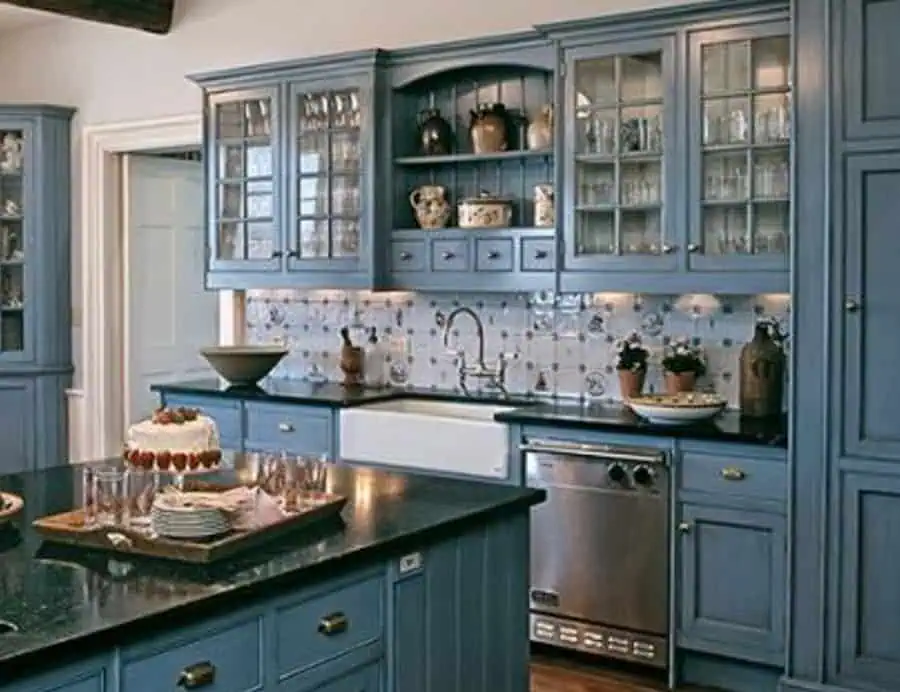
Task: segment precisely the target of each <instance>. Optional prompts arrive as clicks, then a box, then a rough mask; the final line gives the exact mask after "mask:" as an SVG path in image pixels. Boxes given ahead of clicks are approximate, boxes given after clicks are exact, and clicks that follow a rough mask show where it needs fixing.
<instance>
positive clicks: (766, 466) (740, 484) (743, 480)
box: [681, 452, 787, 501]
mask: <svg viewBox="0 0 900 692" xmlns="http://www.w3.org/2000/svg"><path fill="white" fill-rule="evenodd" d="M681 489H682V490H692V491H697V492H704V493H717V494H726V495H732V496H736V497H738V496H739V497H750V498H756V499H760V500H778V501H784V500H785V499H786V493H787V467H786V465H785V463H784V462H783V461H780V460H776V459H752V458H749V457H738V456H733V457H732V456H726V455H722V454H703V453H699V452H685V453H684V454H683V455H682V457H681Z"/></svg>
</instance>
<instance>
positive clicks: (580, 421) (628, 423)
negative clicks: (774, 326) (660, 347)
mask: <svg viewBox="0 0 900 692" xmlns="http://www.w3.org/2000/svg"><path fill="white" fill-rule="evenodd" d="M494 417H495V418H496V419H497V420H498V421H503V422H506V423H518V424H528V425H553V426H561V427H568V428H580V429H584V430H607V431H610V432H621V433H638V434H642V435H655V436H660V437H675V438H688V439H695V440H711V441H718V442H744V443H748V444H758V445H769V446H773V447H787V439H788V438H787V420H786V419H785V418H783V417H777V418H770V419H754V418H745V417H742V416H741V415H740V413H738V412H737V411H724V412H722V413H721V414H719V415H718V416H716V417H715V418H713V419H712V420H710V421H706V422H703V423H696V424H693V425H654V424H652V423H648V422H647V421H645V420H643V419H642V418H640V417H639V416H637V415H635V414H634V413H633V412H632V411H631V409H629V408H628V407H626V406H621V405H615V404H589V405H578V404H563V403H544V404H538V405H536V406H529V407H526V408H519V409H515V410H513V411H504V412H502V413H498V414H497V415H496V416H494Z"/></svg>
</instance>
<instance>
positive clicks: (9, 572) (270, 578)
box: [0, 454, 544, 680]
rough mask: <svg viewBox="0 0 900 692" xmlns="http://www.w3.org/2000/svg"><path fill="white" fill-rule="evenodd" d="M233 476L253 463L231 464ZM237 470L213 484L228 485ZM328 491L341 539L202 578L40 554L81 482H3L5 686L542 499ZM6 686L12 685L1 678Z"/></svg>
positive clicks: (325, 530) (344, 480) (265, 550)
mask: <svg viewBox="0 0 900 692" xmlns="http://www.w3.org/2000/svg"><path fill="white" fill-rule="evenodd" d="M226 458H227V463H229V464H231V463H233V464H234V467H235V470H238V469H240V468H242V467H245V466H247V465H248V464H250V463H252V457H251V456H250V455H247V456H244V455H238V454H227V455H226ZM235 470H226V471H223V472H222V473H220V474H217V475H215V476H207V477H205V479H207V480H210V481H216V480H221V481H223V482H227V481H228V480H230V479H232V478H234V474H235ZM329 484H330V485H331V489H332V490H333V491H334V492H337V493H339V494H342V495H345V496H347V497H348V502H347V506H346V507H345V508H344V510H343V513H342V516H343V518H344V524H345V526H344V528H343V529H341V528H338V527H335V526H334V525H327V526H323V527H321V528H320V529H318V530H316V531H315V533H313V534H310V533H302V532H301V533H299V534H297V535H296V536H294V537H291V538H284V539H278V540H276V541H274V542H273V543H270V544H267V545H265V546H261V547H259V548H254V549H253V550H251V551H248V553H247V554H246V556H238V557H236V558H232V559H229V560H228V561H226V562H223V563H222V564H221V566H218V565H211V566H197V565H187V564H181V563H174V562H169V561H161V560H151V559H146V558H134V557H127V558H123V559H116V558H115V557H114V556H113V555H112V554H110V553H103V552H99V551H88V550H81V549H74V548H68V547H64V546H59V545H54V544H50V543H42V542H41V539H40V537H39V536H38V535H37V533H36V532H35V531H34V530H33V529H32V528H31V526H30V524H31V522H32V521H33V520H34V519H36V518H38V517H41V516H46V515H48V514H55V513H58V512H62V511H66V510H68V509H71V508H72V507H73V505H74V504H75V503H74V498H80V492H81V491H80V474H79V472H78V470H77V469H73V468H71V467H63V468H57V469H50V470H46V471H38V472H32V473H27V474H20V475H15V476H0V490H5V491H7V492H13V493H16V494H18V495H20V496H22V497H24V498H25V510H24V512H23V513H22V514H20V515H19V517H18V518H17V519H16V520H14V522H13V523H12V524H10V525H7V526H6V527H2V528H0V621H7V622H11V623H14V624H15V625H16V626H17V627H18V628H19V630H20V631H19V632H18V633H7V634H0V680H8V679H10V677H11V676H12V675H13V674H15V675H16V676H18V675H24V674H25V673H26V672H27V671H28V670H29V669H34V668H39V667H40V666H41V665H42V661H43V662H44V664H45V663H46V660H47V656H54V657H56V656H62V657H65V656H67V655H77V656H85V655H88V653H89V652H88V651H87V650H86V649H85V647H88V648H93V647H97V648H103V647H109V646H112V645H113V644H121V643H124V642H126V641H128V639H129V637H132V636H137V634H138V632H139V630H138V628H140V631H144V629H145V628H151V629H152V628H154V627H160V626H167V625H173V623H176V622H178V621H179V620H180V619H182V618H183V621H184V622H185V623H186V622H190V620H191V619H192V618H195V617H196V616H197V615H198V614H200V613H206V612H216V611H217V610H218V609H220V608H222V607H225V608H227V607H228V599H229V598H232V599H236V602H237V603H241V604H242V603H245V602H246V599H247V598H248V597H251V596H252V595H254V594H269V595H271V594H272V593H273V591H274V590H275V589H277V588H279V586H280V584H281V583H282V582H283V583H285V584H287V583H293V584H296V583H298V582H297V576H298V573H300V572H302V573H303V579H304V580H306V581H308V580H309V579H313V578H328V576H329V574H334V573H336V571H337V570H342V569H344V568H346V567H351V566H353V565H360V566H361V565H363V564H365V563H366V562H377V561H378V560H380V559H386V558H387V556H388V555H394V554H396V553H397V552H399V551H402V550H405V549H408V548H409V547H411V546H412V545H415V544H418V543H419V541H421V540H422V539H423V538H425V537H426V536H427V535H429V534H438V533H440V532H442V531H446V530H449V529H451V528H452V527H454V526H461V525H463V524H465V523H467V522H479V521H484V520H486V519H488V518H489V517H491V516H497V515H502V514H503V512H505V511H509V510H510V509H512V508H514V507H527V506H529V505H532V504H536V503H538V502H541V501H542V500H543V497H544V491H542V490H531V489H527V488H514V487H509V486H503V485H497V484H490V483H479V482H468V481H456V480H448V479H440V478H432V477H428V476H417V475H411V474H403V473H386V472H381V471H375V470H370V469H361V468H360V469H355V468H352V467H349V466H335V467H333V468H332V469H331V470H330V475H329ZM8 676H9V677H8Z"/></svg>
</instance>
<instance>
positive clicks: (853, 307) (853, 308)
mask: <svg viewBox="0 0 900 692" xmlns="http://www.w3.org/2000/svg"><path fill="white" fill-rule="evenodd" d="M860 308H862V305H860V303H859V301H858V300H856V299H855V298H847V299H846V300H845V301H844V310H846V311H847V312H850V313H853V312H859V310H860Z"/></svg>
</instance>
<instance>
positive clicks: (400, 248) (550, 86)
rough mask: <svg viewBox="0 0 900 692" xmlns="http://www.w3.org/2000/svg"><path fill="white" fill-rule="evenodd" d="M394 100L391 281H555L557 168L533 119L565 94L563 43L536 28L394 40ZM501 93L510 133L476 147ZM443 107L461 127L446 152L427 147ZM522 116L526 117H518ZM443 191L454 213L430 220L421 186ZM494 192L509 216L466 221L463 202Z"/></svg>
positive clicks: (390, 121) (436, 285) (493, 287)
mask: <svg viewBox="0 0 900 692" xmlns="http://www.w3.org/2000/svg"><path fill="white" fill-rule="evenodd" d="M388 66H389V67H388V74H389V76H390V89H389V91H388V94H387V97H388V99H387V102H386V103H385V120H384V122H385V123H386V126H387V127H388V128H389V130H390V132H389V141H390V148H389V149H388V150H387V151H386V152H384V153H385V155H386V160H384V161H380V162H379V173H380V174H383V175H384V179H385V180H387V181H390V182H389V183H388V184H387V185H385V186H384V187H383V189H382V190H381V191H382V192H383V193H387V198H386V206H385V208H384V215H383V219H384V225H385V227H387V228H389V229H390V246H389V247H388V248H387V253H386V255H385V256H384V257H383V259H384V261H385V263H386V266H387V267H388V270H389V282H390V287H391V288H395V289H402V290H425V291H454V292H458V291H460V290H466V291H481V292H485V291H498V292H506V293H512V292H519V291H537V290H546V289H549V290H552V289H554V288H555V286H556V272H555V268H556V255H557V248H556V229H555V225H554V224H553V223H552V220H550V221H546V220H541V219H539V218H538V215H537V214H536V213H535V197H536V194H537V188H538V186H544V187H545V186H547V185H549V186H551V189H552V186H553V185H554V182H555V178H556V164H555V151H556V147H555V146H553V145H551V146H548V147H545V148H538V149H531V148H529V146H528V142H527V136H526V134H525V132H526V129H525V126H526V125H527V123H528V122H529V121H530V122H534V121H535V120H536V119H538V118H540V117H541V112H542V108H543V107H545V106H548V105H551V104H553V103H555V101H556V89H557V79H556V70H557V67H558V61H557V53H556V51H555V50H554V49H553V46H552V45H551V44H550V42H549V41H547V40H546V39H544V38H542V37H540V36H538V35H537V34H536V33H535V32H523V33H522V34H518V35H512V36H504V37H498V38H491V39H475V40H469V41H458V42H453V43H446V44H443V45H438V46H425V47H418V48H412V49H406V50H398V51H391V53H390V54H389V56H388ZM493 102H497V103H500V104H502V106H503V107H504V108H505V111H506V114H507V117H506V126H507V134H506V144H505V145H504V147H503V150H502V151H493V152H488V153H484V152H480V151H476V150H475V149H474V147H473V144H472V141H471V139H470V122H471V119H472V115H471V114H472V111H474V110H477V109H478V108H479V107H481V106H486V105H490V104H491V103H493ZM432 109H437V110H438V111H439V112H440V114H441V117H443V118H444V119H445V121H446V123H447V125H448V127H449V129H450V132H449V139H448V141H447V142H446V148H447V151H445V152H443V153H440V154H436V155H435V154H425V153H424V152H423V151H422V150H421V147H420V135H419V127H420V125H421V124H422V123H423V122H424V121H425V120H427V119H428V114H429V112H430V111H431V110H432ZM520 124H521V127H520V126H519V125H520ZM435 186H437V188H439V189H441V190H442V196H443V199H444V202H445V203H446V205H447V212H448V216H447V218H446V221H445V222H444V223H443V224H440V225H439V227H438V228H425V227H423V226H422V225H421V224H420V223H419V221H418V219H417V215H416V211H415V209H414V207H413V202H414V201H415V199H417V197H416V196H415V195H416V193H417V191H421V190H424V189H430V190H434V189H437V188H435ZM484 194H486V195H487V196H489V197H493V198H501V199H503V200H505V201H506V202H507V203H508V204H509V205H510V214H509V216H508V218H505V219H500V220H498V221H497V222H491V223H490V224H487V226H488V227H484V228H472V227H468V228H464V227H460V213H459V209H460V205H461V204H464V203H465V202H466V200H470V201H472V200H475V201H477V199H478V198H479V197H481V196H482V195H484Z"/></svg>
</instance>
